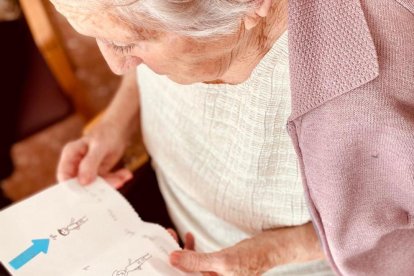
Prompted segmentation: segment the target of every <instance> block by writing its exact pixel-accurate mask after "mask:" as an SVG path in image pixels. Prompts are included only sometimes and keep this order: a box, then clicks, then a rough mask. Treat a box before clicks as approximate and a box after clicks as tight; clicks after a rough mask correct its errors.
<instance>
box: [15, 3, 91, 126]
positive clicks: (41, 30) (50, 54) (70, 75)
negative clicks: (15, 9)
mask: <svg viewBox="0 0 414 276" xmlns="http://www.w3.org/2000/svg"><path fill="white" fill-rule="evenodd" d="M20 5H21V8H22V11H23V13H24V15H25V17H26V20H27V22H28V24H29V27H30V30H31V32H32V35H33V38H34V40H35V42H36V44H37V47H38V48H39V50H40V52H41V53H42V55H43V57H44V59H45V61H46V63H47V64H48V66H49V69H50V70H51V71H52V73H53V75H54V76H55V78H56V80H57V81H58V82H59V84H60V85H61V87H62V89H63V90H64V91H65V92H66V93H67V95H68V97H69V98H70V99H71V100H72V101H73V104H74V106H75V109H76V111H77V112H79V114H81V115H82V116H84V117H85V118H86V119H89V118H91V117H92V116H93V113H92V112H91V110H90V108H89V106H90V103H89V99H88V97H87V93H86V91H85V89H84V87H83V86H82V84H81V83H80V82H79V80H78V78H77V77H76V75H75V74H74V68H73V64H72V63H71V61H70V60H69V57H68V54H67V52H66V50H65V47H64V44H63V42H62V40H61V37H60V34H59V31H58V30H57V28H56V27H55V25H54V24H53V22H52V20H51V18H50V14H49V13H48V10H47V4H46V2H45V1H43V0H20Z"/></svg>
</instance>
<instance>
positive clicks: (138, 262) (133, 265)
mask: <svg viewBox="0 0 414 276" xmlns="http://www.w3.org/2000/svg"><path fill="white" fill-rule="evenodd" d="M151 258H152V255H151V254H149V253H147V254H145V255H144V256H141V257H139V258H138V259H135V260H134V261H131V259H129V260H128V265H127V266H126V267H125V268H124V269H122V270H115V271H114V272H113V273H112V276H128V274H129V273H131V272H133V271H136V270H142V266H143V265H144V264H145V263H146V262H147V261H148V260H149V259H151Z"/></svg>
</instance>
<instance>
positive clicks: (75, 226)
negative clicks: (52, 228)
mask: <svg viewBox="0 0 414 276" xmlns="http://www.w3.org/2000/svg"><path fill="white" fill-rule="evenodd" d="M87 221H88V218H87V217H86V216H83V217H81V218H80V219H78V220H75V219H74V218H72V219H71V220H70V223H69V224H68V225H67V226H65V227H62V228H59V229H58V230H57V231H58V233H59V234H60V235H62V236H67V235H69V234H70V232H71V231H73V230H79V229H80V227H81V226H82V225H83V224H84V223H85V222H87Z"/></svg>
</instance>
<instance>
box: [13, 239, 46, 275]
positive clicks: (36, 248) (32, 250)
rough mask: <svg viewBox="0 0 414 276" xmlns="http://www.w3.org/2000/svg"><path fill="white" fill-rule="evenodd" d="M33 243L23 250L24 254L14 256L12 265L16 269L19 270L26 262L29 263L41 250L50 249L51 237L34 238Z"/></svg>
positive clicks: (44, 251)
mask: <svg viewBox="0 0 414 276" xmlns="http://www.w3.org/2000/svg"><path fill="white" fill-rule="evenodd" d="M32 243H33V245H32V246H30V247H29V248H28V249H26V250H25V251H23V253H22V254H20V255H19V256H17V257H16V258H14V259H13V260H11V261H10V263H9V264H10V265H11V266H12V267H13V268H14V269H15V270H18V269H19V268H21V267H22V266H24V265H25V264H27V263H28V262H29V261H30V260H31V259H33V258H34V257H36V256H37V255H38V254H39V253H40V252H43V253H45V254H46V253H47V250H48V249H49V239H41V240H32Z"/></svg>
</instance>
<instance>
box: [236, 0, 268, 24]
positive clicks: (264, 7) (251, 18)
mask: <svg viewBox="0 0 414 276" xmlns="http://www.w3.org/2000/svg"><path fill="white" fill-rule="evenodd" d="M272 1H273V0H262V1H261V3H260V5H259V6H258V7H257V8H256V9H255V10H254V11H253V12H252V13H250V14H247V15H246V16H245V17H244V19H243V21H244V27H245V29H246V30H250V29H253V28H254V27H256V25H257V24H258V23H259V22H260V19H261V18H263V17H266V16H267V15H268V13H269V10H270V7H271V6H272Z"/></svg>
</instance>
